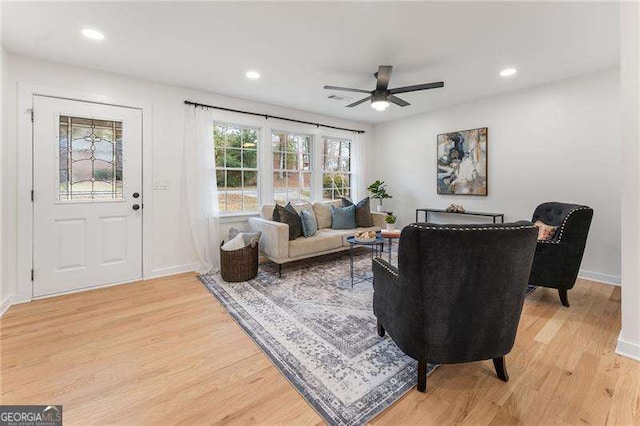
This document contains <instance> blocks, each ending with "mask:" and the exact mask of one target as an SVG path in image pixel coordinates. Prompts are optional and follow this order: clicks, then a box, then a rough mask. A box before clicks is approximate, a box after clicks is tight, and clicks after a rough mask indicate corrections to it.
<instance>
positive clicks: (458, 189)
mask: <svg viewBox="0 0 640 426" xmlns="http://www.w3.org/2000/svg"><path fill="white" fill-rule="evenodd" d="M437 142H438V194H443V195H481V196H486V195H487V142H488V129H487V128H486V127H481V128H479V129H471V130H460V131H457V132H451V133H442V134H439V135H438V137H437Z"/></svg>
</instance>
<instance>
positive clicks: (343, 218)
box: [331, 204, 356, 229]
mask: <svg viewBox="0 0 640 426" xmlns="http://www.w3.org/2000/svg"><path fill="white" fill-rule="evenodd" d="M331 229H356V206H355V205H353V204H352V205H350V206H347V207H336V206H331Z"/></svg>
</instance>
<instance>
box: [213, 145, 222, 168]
mask: <svg viewBox="0 0 640 426" xmlns="http://www.w3.org/2000/svg"><path fill="white" fill-rule="evenodd" d="M215 155H216V167H224V148H216V152H215Z"/></svg>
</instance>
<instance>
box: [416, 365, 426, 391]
mask: <svg viewBox="0 0 640 426" xmlns="http://www.w3.org/2000/svg"><path fill="white" fill-rule="evenodd" d="M426 391H427V363H426V362H423V361H418V392H426Z"/></svg>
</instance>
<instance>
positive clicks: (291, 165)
mask: <svg viewBox="0 0 640 426" xmlns="http://www.w3.org/2000/svg"><path fill="white" fill-rule="evenodd" d="M285 157H286V163H285V168H286V169H287V170H298V154H297V153H287V155H286V156H285Z"/></svg>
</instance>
